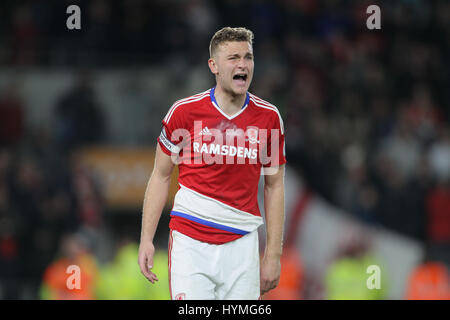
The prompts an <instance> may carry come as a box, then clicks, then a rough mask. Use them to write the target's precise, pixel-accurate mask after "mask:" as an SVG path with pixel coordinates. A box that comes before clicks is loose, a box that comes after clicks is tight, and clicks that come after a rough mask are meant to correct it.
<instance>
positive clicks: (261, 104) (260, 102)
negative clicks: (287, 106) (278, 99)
mask: <svg viewBox="0 0 450 320" xmlns="http://www.w3.org/2000/svg"><path fill="white" fill-rule="evenodd" d="M249 94H250V101H251V102H253V104H254V105H255V106H256V107H258V108H262V109H265V110H269V111H272V112H275V113H277V114H279V113H280V111H279V110H278V108H277V107H276V106H275V105H273V104H272V103H270V102H268V101H266V100H264V99H261V98H260V97H258V96H256V95H254V94H253V93H249Z"/></svg>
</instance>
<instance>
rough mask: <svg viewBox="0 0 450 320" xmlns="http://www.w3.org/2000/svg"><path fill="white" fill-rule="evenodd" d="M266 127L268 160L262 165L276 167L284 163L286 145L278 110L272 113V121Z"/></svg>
mask: <svg viewBox="0 0 450 320" xmlns="http://www.w3.org/2000/svg"><path fill="white" fill-rule="evenodd" d="M271 123H272V124H271V126H270V128H268V129H269V130H268V141H267V144H266V147H267V151H266V152H267V156H268V162H267V161H266V163H264V164H263V166H264V167H276V166H281V165H283V164H285V163H286V147H285V144H284V125H283V119H282V118H281V116H280V114H279V113H278V111H277V112H276V114H274V117H273V121H272V122H271Z"/></svg>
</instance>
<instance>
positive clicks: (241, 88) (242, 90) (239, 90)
mask: <svg viewBox="0 0 450 320" xmlns="http://www.w3.org/2000/svg"><path fill="white" fill-rule="evenodd" d="M248 88H249V85H247V84H245V85H234V86H232V89H233V93H234V94H235V95H237V96H239V95H243V94H246V93H247V91H248Z"/></svg>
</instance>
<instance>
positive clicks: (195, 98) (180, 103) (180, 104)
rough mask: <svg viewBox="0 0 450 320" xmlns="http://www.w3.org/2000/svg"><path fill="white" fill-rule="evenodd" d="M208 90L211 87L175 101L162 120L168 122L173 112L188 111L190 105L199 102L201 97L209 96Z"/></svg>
mask: <svg viewBox="0 0 450 320" xmlns="http://www.w3.org/2000/svg"><path fill="white" fill-rule="evenodd" d="M210 91H211V89H208V90H206V91H203V92H200V93H197V94H194V95H192V96H189V97H186V98H183V99H179V100H177V101H175V102H174V103H173V104H172V106H171V107H170V108H169V111H168V112H167V114H166V116H165V117H164V121H165V122H169V120H170V119H171V118H172V116H173V115H174V114H175V113H178V114H179V113H182V112H186V111H188V110H189V107H190V106H192V105H193V104H197V103H200V102H201V101H202V100H203V99H205V98H207V97H209V95H210Z"/></svg>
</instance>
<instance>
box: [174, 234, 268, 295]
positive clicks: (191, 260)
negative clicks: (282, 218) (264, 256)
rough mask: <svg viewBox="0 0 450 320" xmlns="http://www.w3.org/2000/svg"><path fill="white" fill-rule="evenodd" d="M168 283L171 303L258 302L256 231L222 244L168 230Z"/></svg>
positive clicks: (257, 247) (257, 244)
mask: <svg viewBox="0 0 450 320" xmlns="http://www.w3.org/2000/svg"><path fill="white" fill-rule="evenodd" d="M169 284H170V294H171V297H172V299H173V300H183V299H187V300H213V299H217V300H257V299H258V298H259V296H260V291H259V242H258V231H257V230H255V231H253V232H250V233H249V234H246V235H245V236H243V237H241V238H239V239H237V240H234V241H231V242H228V243H225V244H221V245H216V244H210V243H206V242H202V241H198V240H195V239H192V238H190V237H188V236H186V235H184V234H182V233H180V232H177V231H175V230H172V231H170V236H169Z"/></svg>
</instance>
